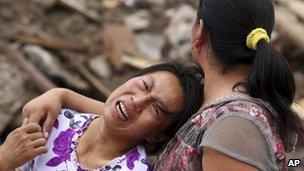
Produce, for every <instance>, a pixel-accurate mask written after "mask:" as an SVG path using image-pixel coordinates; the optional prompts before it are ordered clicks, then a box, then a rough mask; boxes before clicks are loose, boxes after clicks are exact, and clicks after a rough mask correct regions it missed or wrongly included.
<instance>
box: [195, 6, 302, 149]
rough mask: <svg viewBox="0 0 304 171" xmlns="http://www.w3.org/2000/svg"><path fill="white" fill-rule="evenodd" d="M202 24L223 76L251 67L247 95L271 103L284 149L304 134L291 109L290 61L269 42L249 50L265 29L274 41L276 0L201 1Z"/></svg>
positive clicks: (199, 10) (293, 85) (292, 82)
mask: <svg viewBox="0 0 304 171" xmlns="http://www.w3.org/2000/svg"><path fill="white" fill-rule="evenodd" d="M197 18H198V21H199V19H202V20H203V26H204V34H205V35H207V38H208V39H209V42H210V45H211V48H212V52H213V56H214V57H215V59H216V60H217V61H218V62H219V63H220V64H221V65H222V66H223V74H224V73H225V72H227V71H228V70H229V69H231V68H232V67H235V66H236V65H239V64H245V65H246V64H247V65H251V67H252V69H251V72H250V73H249V75H248V77H247V81H246V83H245V88H246V91H247V93H248V94H249V95H250V96H252V97H256V98H260V99H263V100H265V101H267V102H269V103H270V104H271V105H272V107H273V108H274V109H275V110H276V112H277V113H272V117H273V119H274V120H275V121H276V124H277V125H278V128H279V134H280V137H281V138H282V140H283V142H284V146H285V147H288V146H289V141H291V138H292V135H294V133H297V134H298V135H302V136H303V133H304V130H303V127H302V126H301V122H300V119H299V117H298V115H297V114H296V113H295V112H294V111H293V110H292V109H291V104H292V102H293V100H294V95H295V81H294V77H293V74H292V71H291V69H290V67H289V64H288V62H287V60H286V59H285V58H284V57H283V56H282V55H281V54H280V53H279V52H278V51H276V50H275V49H274V48H273V47H272V46H271V44H269V43H268V42H267V41H266V40H260V41H259V42H258V44H257V50H256V51H255V50H251V49H249V48H248V47H247V46H246V39H247V36H248V34H249V33H250V32H251V31H252V30H254V29H256V28H263V29H265V30H266V31H267V33H268V36H269V37H271V32H272V31H273V27H274V19H275V16H274V4H273V1H272V0H200V3H199V9H198V13H197Z"/></svg>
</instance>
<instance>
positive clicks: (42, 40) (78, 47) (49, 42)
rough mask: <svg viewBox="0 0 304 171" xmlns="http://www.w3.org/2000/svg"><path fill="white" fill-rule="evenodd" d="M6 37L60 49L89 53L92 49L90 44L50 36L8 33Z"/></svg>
mask: <svg viewBox="0 0 304 171" xmlns="http://www.w3.org/2000/svg"><path fill="white" fill-rule="evenodd" d="M4 38H7V39H13V40H17V41H20V42H23V43H31V44H36V45H40V46H43V47H46V48H51V49H58V50H71V51H76V52H83V53H88V52H89V50H90V49H89V46H87V45H85V44H82V43H80V42H77V43H75V42H67V41H63V40H58V39H54V38H51V37H49V36H43V37H38V36H31V35H18V34H7V35H6V36H4Z"/></svg>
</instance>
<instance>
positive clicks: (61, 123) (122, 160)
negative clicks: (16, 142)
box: [21, 109, 152, 171]
mask: <svg viewBox="0 0 304 171" xmlns="http://www.w3.org/2000/svg"><path fill="white" fill-rule="evenodd" d="M97 117H98V116H97V115H93V114H84V113H77V112H76V111H73V110H69V109H62V110H61V112H60V114H59V116H58V118H57V119H56V121H55V124H54V126H53V129H52V132H51V134H50V135H49V137H48V140H47V145H46V147H47V149H48V152H47V153H46V154H43V155H40V156H37V157H36V158H35V159H34V160H32V161H30V162H28V163H27V164H25V165H24V166H22V167H21V170H23V171H51V170H52V171H53V170H54V171H85V169H84V168H82V167H81V165H80V164H79V162H78V159H77V154H76V147H77V144H78V140H79V137H80V136H81V135H82V134H83V133H84V131H85V130H86V128H87V127H88V126H89V124H90V123H91V121H92V120H94V119H95V118H97ZM95 170H96V171H131V170H132V171H147V170H152V167H151V164H150V162H149V160H148V158H147V155H146V152H145V149H144V148H143V147H142V146H137V147H135V148H133V149H131V150H130V151H129V152H127V153H126V154H124V155H122V156H118V157H116V158H114V159H113V160H112V161H110V162H109V163H108V164H106V165H105V166H103V167H101V168H99V169H95Z"/></svg>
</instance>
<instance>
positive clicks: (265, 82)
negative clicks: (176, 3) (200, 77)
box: [155, 0, 303, 171]
mask: <svg viewBox="0 0 304 171" xmlns="http://www.w3.org/2000/svg"><path fill="white" fill-rule="evenodd" d="M274 18H275V17H274V4H273V1H272V0H200V3H199V8H198V13H197V21H196V22H195V23H194V25H193V29H192V33H191V36H192V37H191V38H192V42H191V43H192V49H191V50H192V54H193V58H194V60H195V61H196V62H197V63H198V64H199V65H200V66H201V67H202V69H203V70H204V75H205V85H204V104H203V105H202V107H201V109H200V110H199V111H198V112H197V113H196V114H194V115H193V116H192V118H191V119H190V120H188V122H187V123H186V124H185V125H184V126H183V127H182V128H181V129H180V130H179V131H178V132H177V134H176V136H175V138H173V140H171V141H170V142H169V143H168V144H167V146H166V148H165V150H164V151H163V153H162V154H161V155H160V157H159V158H158V162H157V163H156V165H155V170H160V171H162V170H166V171H167V170H172V171H173V170H174V171H176V170H187V171H188V170H204V171H205V170H207V171H210V170H211V171H217V170H248V171H249V170H264V171H272V170H286V169H287V166H286V152H291V151H293V150H294V146H295V144H296V141H297V137H298V136H303V128H302V126H301V124H300V120H299V117H298V116H297V114H296V113H295V112H293V111H292V109H291V107H290V106H291V104H292V102H293V99H294V94H295V82H294V78H293V75H292V72H291V70H290V68H289V65H288V62H287V61H286V59H285V58H284V57H283V56H282V55H280V54H279V53H278V52H277V51H276V50H275V49H274V48H273V47H272V46H271V44H270V37H271V32H272V31H273V27H274Z"/></svg>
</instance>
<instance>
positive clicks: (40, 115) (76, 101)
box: [22, 88, 104, 137]
mask: <svg viewBox="0 0 304 171" xmlns="http://www.w3.org/2000/svg"><path fill="white" fill-rule="evenodd" d="M103 105H104V103H102V102H100V101H97V100H94V99H91V98H89V97H86V96H83V95H81V94H78V93H76V92H74V91H72V90H69V89H65V88H54V89H51V90H49V91H47V92H45V93H44V94H42V95H40V96H39V97H36V98H35V99H33V100H31V101H29V102H28V103H27V104H26V105H25V106H24V107H23V110H22V113H23V115H24V116H25V117H26V118H29V122H35V123H43V133H44V135H45V137H47V136H48V134H49V132H50V131H51V129H52V126H53V124H54V122H55V120H56V118H57V116H58V113H59V111H60V109H61V108H70V109H73V110H76V111H79V112H84V113H94V114H99V115H100V114H101V110H102V108H103Z"/></svg>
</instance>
